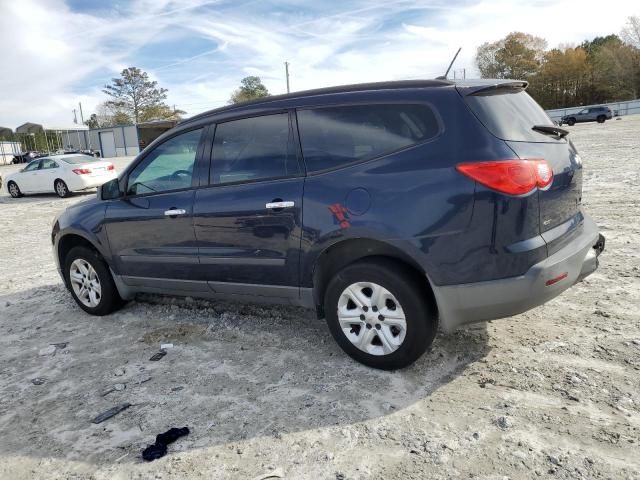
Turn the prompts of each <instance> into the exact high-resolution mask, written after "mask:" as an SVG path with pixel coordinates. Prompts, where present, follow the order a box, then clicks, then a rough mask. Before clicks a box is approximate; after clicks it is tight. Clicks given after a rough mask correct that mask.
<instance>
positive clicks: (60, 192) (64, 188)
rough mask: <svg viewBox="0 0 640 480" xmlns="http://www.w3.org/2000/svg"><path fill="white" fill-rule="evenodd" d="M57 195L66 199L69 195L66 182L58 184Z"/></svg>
mask: <svg viewBox="0 0 640 480" xmlns="http://www.w3.org/2000/svg"><path fill="white" fill-rule="evenodd" d="M56 193H57V194H58V195H59V196H60V197H64V196H65V195H66V194H67V186H66V185H65V184H64V182H57V183H56Z"/></svg>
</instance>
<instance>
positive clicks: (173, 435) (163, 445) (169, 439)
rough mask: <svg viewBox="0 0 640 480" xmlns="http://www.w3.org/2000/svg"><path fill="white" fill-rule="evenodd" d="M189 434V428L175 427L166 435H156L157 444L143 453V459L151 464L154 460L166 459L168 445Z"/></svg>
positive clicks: (150, 446)
mask: <svg viewBox="0 0 640 480" xmlns="http://www.w3.org/2000/svg"><path fill="white" fill-rule="evenodd" d="M188 434H189V427H183V428H175V427H173V428H170V429H169V430H167V431H166V432H164V433H160V434H158V435H156V443H154V444H153V445H149V446H148V447H147V448H145V449H144V450H143V451H142V458H143V459H144V460H146V461H147V462H151V461H152V460H157V459H158V458H161V457H164V456H165V455H166V454H167V445H169V444H171V443H173V442H175V441H176V440H177V439H179V438H180V437H184V436H185V435H188Z"/></svg>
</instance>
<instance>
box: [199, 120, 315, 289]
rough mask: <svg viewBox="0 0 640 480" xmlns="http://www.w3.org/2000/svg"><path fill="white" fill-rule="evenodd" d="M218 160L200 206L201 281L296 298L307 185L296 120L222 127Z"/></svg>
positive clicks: (215, 154)
mask: <svg viewBox="0 0 640 480" xmlns="http://www.w3.org/2000/svg"><path fill="white" fill-rule="evenodd" d="M211 156H212V161H211V170H210V177H209V186H207V187H204V188H200V189H198V190H197V191H196V194H195V203H194V225H195V232H196V238H197V240H198V245H199V250H200V267H199V268H200V272H201V275H202V278H204V279H206V280H207V281H208V282H209V284H210V286H211V288H212V289H213V290H214V291H216V292H223V293H224V292H234V293H235V292H237V293H249V292H252V291H255V292H256V294H257V295H261V294H266V295H267V296H268V295H269V292H275V294H274V295H273V296H280V294H279V293H278V292H284V291H285V290H286V289H287V288H291V290H290V293H294V292H295V294H296V295H297V287H298V265H299V252H300V239H301V229H302V192H303V187H304V177H303V174H302V168H301V166H300V163H299V161H298V160H299V159H298V154H297V149H296V148H295V140H294V130H293V129H292V127H291V121H290V118H289V114H288V113H287V112H283V113H277V114H271V115H264V116H259V117H251V118H244V119H238V120H231V121H228V122H225V123H219V124H218V125H217V126H216V130H215V136H214V140H213V148H212V152H211ZM229 284H233V285H229ZM252 285H255V286H256V287H257V286H261V287H260V288H261V289H262V290H258V289H254V290H252V288H254V287H252ZM270 286H273V288H271V287H270ZM261 292H262V293H261ZM285 296H286V295H285Z"/></svg>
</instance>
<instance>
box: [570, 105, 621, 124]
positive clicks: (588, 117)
mask: <svg viewBox="0 0 640 480" xmlns="http://www.w3.org/2000/svg"><path fill="white" fill-rule="evenodd" d="M611 118H613V112H611V109H610V108H609V107H607V106H601V107H588V108H583V109H582V110H580V111H579V112H578V113H570V114H568V115H565V116H564V117H562V118H561V119H560V125H564V124H565V123H566V124H567V125H575V124H576V123H580V122H598V123H604V122H605V121H606V120H611Z"/></svg>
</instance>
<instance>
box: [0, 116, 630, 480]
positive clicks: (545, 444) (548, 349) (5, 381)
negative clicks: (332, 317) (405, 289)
mask: <svg viewBox="0 0 640 480" xmlns="http://www.w3.org/2000/svg"><path fill="white" fill-rule="evenodd" d="M569 128H570V130H571V138H573V140H574V142H575V143H576V145H577V147H578V149H579V150H580V151H581V154H582V157H583V161H584V167H585V185H584V203H585V206H586V208H587V210H588V211H589V212H590V213H591V214H592V216H593V217H594V218H595V219H596V221H597V223H598V224H599V225H600V227H601V229H602V232H603V233H604V234H605V236H606V237H607V248H606V250H605V252H604V254H603V256H602V257H601V265H600V269H599V270H598V271H597V272H596V273H595V274H593V275H592V276H590V277H589V278H588V279H587V280H586V281H585V282H583V283H581V284H579V285H576V286H574V287H573V288H572V289H570V290H569V291H567V292H566V293H564V294H563V295H562V296H561V297H559V298H557V299H555V300H554V301H552V302H550V303H548V304H546V305H544V306H542V307H539V308H537V309H535V310H533V311H531V312H528V313H526V314H523V315H519V316H517V317H514V318H511V319H508V320H500V321H496V322H493V323H489V324H480V325H477V326H473V327H471V328H467V329H464V330H460V331H458V332H456V333H454V334H451V335H442V334H441V335H439V336H438V338H437V339H436V342H435V343H434V345H433V348H432V349H431V350H430V352H428V353H427V354H425V356H424V357H423V358H422V359H421V360H420V361H419V362H417V363H416V364H415V365H414V366H412V367H411V368H408V369H405V370H402V371H399V372H380V371H376V370H372V369H369V368H366V367H364V366H361V365H359V364H357V363H355V362H353V361H352V360H350V359H349V358H348V357H346V356H345V355H344V354H342V352H341V351H340V350H339V348H338V347H337V345H335V344H334V342H333V340H332V339H331V337H330V334H329V331H328V329H327V328H326V326H325V324H324V323H323V322H320V321H317V320H316V319H315V318H314V316H313V314H312V313H311V312H308V311H305V310H300V309H294V308H282V307H274V308H271V307H256V306H247V305H237V304H220V303H210V302H204V301H200V300H193V299H172V298H162V297H151V296H150V297H145V298H141V299H138V301H135V302H131V303H129V304H128V305H127V306H126V307H125V308H124V309H123V310H122V311H120V312H118V313H117V314H114V315H111V316H109V317H106V318H102V319H98V318H92V317H89V316H87V315H86V314H84V313H83V312H82V311H81V310H80V309H79V308H77V307H76V306H75V304H74V302H73V300H72V299H71V296H70V295H69V294H67V292H66V291H65V290H64V288H63V285H62V283H61V281H60V279H59V277H58V275H57V272H56V270H55V266H54V262H53V258H52V254H51V247H50V241H49V235H50V226H51V221H52V219H53V216H54V214H55V213H56V212H58V211H59V210H61V209H63V208H64V207H65V206H67V205H69V204H71V203H73V202H77V201H79V200H80V199H82V198H84V197H85V195H76V196H74V197H72V198H70V199H66V200H61V199H58V198H57V197H55V196H54V195H41V196H34V197H27V198H22V199H18V200H14V199H11V198H9V197H8V196H7V195H6V194H5V193H3V194H2V196H0V225H1V226H2V235H1V237H0V238H1V241H2V246H1V247H0V252H1V258H2V260H1V261H0V365H1V368H0V431H1V432H2V435H1V436H0V478H2V479H7V480H14V479H33V478H42V479H128V478H133V479H137V478H163V479H187V478H189V479H190V478H207V479H222V478H240V479H245V478H247V479H253V478H262V477H261V476H262V475H263V474H267V473H269V472H272V473H273V474H274V475H276V477H275V478H279V477H278V475H279V476H281V477H282V478H291V479H298V478H304V479H307V478H308V479H369V478H375V479H399V478H415V479H424V478H486V479H502V478H507V477H508V478H537V477H540V478H640V445H639V442H640V430H639V427H640V253H639V250H638V245H639V244H640V195H639V193H640V189H639V186H640V173H639V172H640V115H638V116H636V117H626V118H623V119H622V120H620V121H610V122H607V123H606V124H604V125H599V124H585V125H577V126H575V127H569ZM124 162H126V160H125V161H124ZM124 162H123V161H122V160H119V161H118V162H117V166H118V167H121V166H122V165H123V164H124ZM13 168H15V167H8V168H1V169H0V174H2V175H3V176H4V175H5V174H6V173H7V172H8V171H10V170H11V169H13ZM165 342H173V343H174V345H175V347H174V348H173V349H171V350H169V353H168V354H167V355H166V356H165V357H164V358H163V359H162V360H160V361H158V362H150V361H149V357H150V356H151V355H152V354H153V353H154V352H155V351H157V350H158V348H159V345H160V343H165ZM51 344H59V345H58V346H54V347H52V346H51ZM62 344H66V346H64V348H63V345H62ZM149 378H150V379H149ZM34 379H40V380H39V381H36V382H35V383H39V384H38V385H36V384H34V383H33V382H32V381H33V380H34ZM114 384H125V385H126V388H125V389H124V390H120V391H114V392H112V393H109V394H107V395H104V396H103V393H104V392H105V391H106V390H108V389H109V387H111V386H113V385H114ZM122 402H129V403H131V404H132V406H131V407H130V408H128V409H127V410H125V411H123V412H121V413H120V414H118V415H117V416H115V417H113V418H112V419H110V420H108V421H106V422H104V423H101V424H99V425H95V424H93V423H91V419H92V418H93V417H95V416H96V415H97V414H99V413H101V412H102V411H104V410H107V409H109V408H111V407H113V406H114V405H117V404H119V403H122ZM185 425H186V426H189V428H190V429H191V434H190V435H188V436H187V437H184V438H182V439H180V440H178V441H177V442H176V443H174V444H172V445H171V446H170V447H169V451H170V454H169V455H167V456H166V457H164V458H163V459H161V460H157V461H155V462H152V463H145V462H143V461H142V460H141V458H140V452H141V450H142V448H144V447H145V446H146V445H148V444H150V443H153V441H154V439H155V435H156V434H158V433H161V432H163V431H165V430H167V429H168V428H170V427H174V426H175V427H182V426H185Z"/></svg>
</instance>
